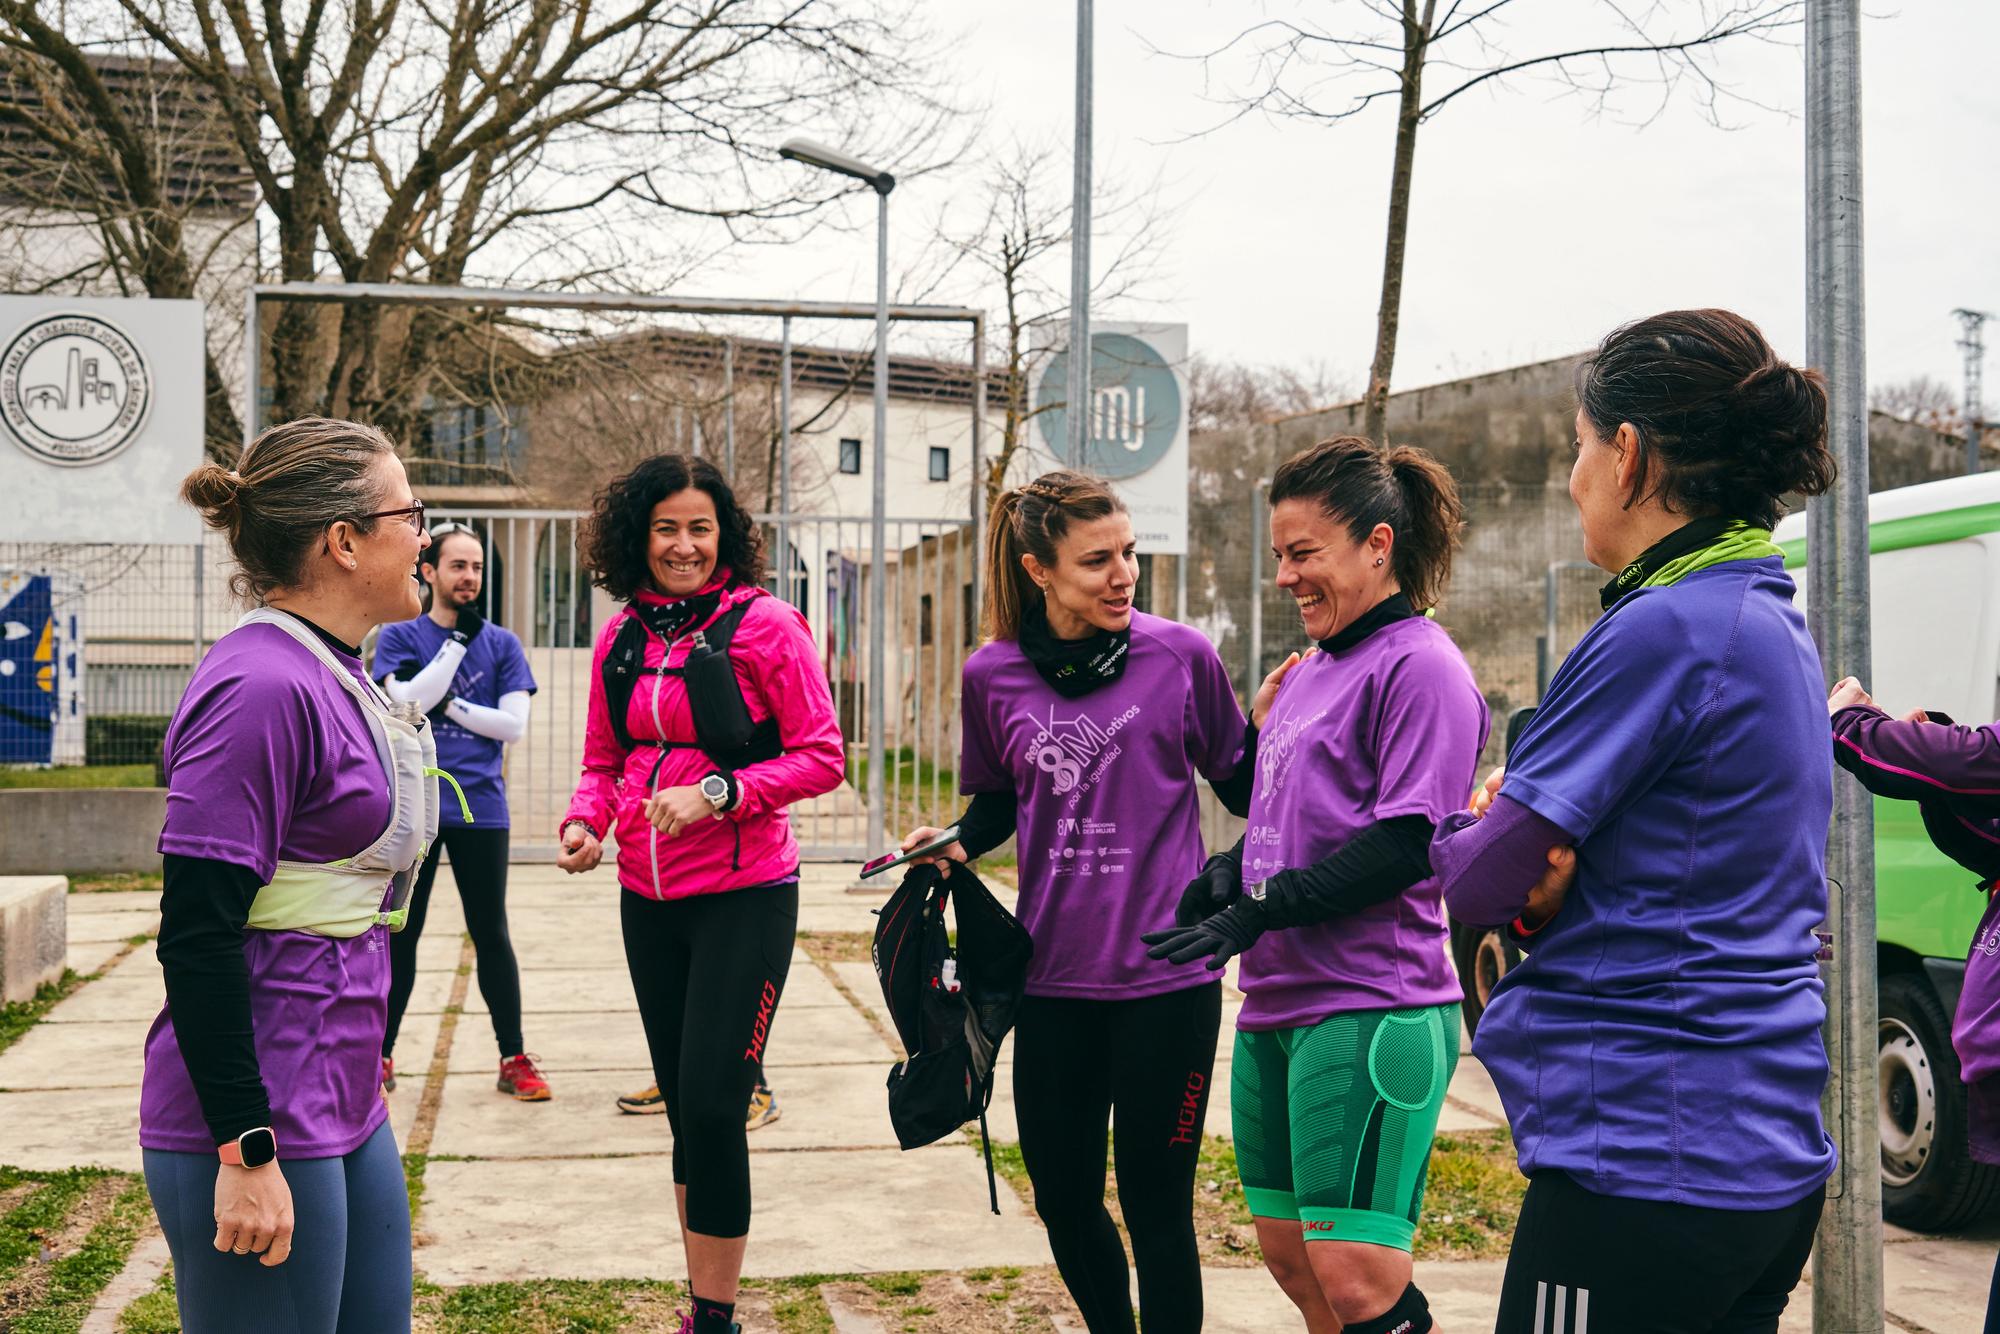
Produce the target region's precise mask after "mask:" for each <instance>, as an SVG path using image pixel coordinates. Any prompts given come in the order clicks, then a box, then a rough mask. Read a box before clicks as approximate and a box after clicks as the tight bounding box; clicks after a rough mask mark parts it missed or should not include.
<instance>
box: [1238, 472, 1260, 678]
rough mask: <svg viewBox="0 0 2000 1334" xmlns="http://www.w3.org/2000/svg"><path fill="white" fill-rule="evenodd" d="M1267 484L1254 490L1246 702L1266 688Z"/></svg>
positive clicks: (1251, 502) (1252, 501) (1251, 526)
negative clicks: (1263, 522)
mask: <svg viewBox="0 0 2000 1334" xmlns="http://www.w3.org/2000/svg"><path fill="white" fill-rule="evenodd" d="M1264 485H1265V483H1264V481H1263V479H1262V478H1259V479H1258V481H1257V483H1256V485H1254V486H1252V487H1251V488H1250V679H1249V681H1248V682H1247V683H1246V684H1245V685H1244V687H1243V698H1244V699H1246V700H1252V699H1255V698H1257V687H1259V686H1261V685H1263V684H1264V572H1263V565H1264V538H1263V536H1262V535H1261V534H1260V533H1259V532H1258V531H1257V530H1258V527H1259V524H1258V521H1259V520H1260V519H1262V518H1263V517H1264V514H1263V510H1264Z"/></svg>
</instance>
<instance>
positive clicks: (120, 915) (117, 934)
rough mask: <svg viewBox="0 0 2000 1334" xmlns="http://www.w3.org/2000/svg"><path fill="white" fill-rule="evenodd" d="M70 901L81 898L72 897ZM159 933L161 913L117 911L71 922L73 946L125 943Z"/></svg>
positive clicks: (93, 914) (90, 915)
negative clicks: (112, 942) (107, 942)
mask: <svg viewBox="0 0 2000 1334" xmlns="http://www.w3.org/2000/svg"><path fill="white" fill-rule="evenodd" d="M70 897H71V898H77V897H79V896H78V895H75V894H72V895H70ZM159 931H160V914H159V911H158V910H157V909H147V908H117V909H113V910H112V911H109V912H93V913H79V914H77V915H76V916H75V917H73V918H71V919H70V921H69V939H70V943H72V944H86V943H91V942H96V941H107V940H116V941H119V942H120V943H123V942H124V941H127V940H130V939H131V938H132V937H133V936H153V935H158V934H159Z"/></svg>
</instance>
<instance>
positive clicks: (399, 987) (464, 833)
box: [382, 825, 525, 1059]
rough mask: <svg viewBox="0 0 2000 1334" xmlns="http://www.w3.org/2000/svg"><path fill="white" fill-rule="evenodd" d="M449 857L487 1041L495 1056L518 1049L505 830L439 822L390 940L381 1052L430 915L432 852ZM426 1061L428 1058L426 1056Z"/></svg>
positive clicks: (391, 1049) (389, 1045)
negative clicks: (488, 1025)
mask: <svg viewBox="0 0 2000 1334" xmlns="http://www.w3.org/2000/svg"><path fill="white" fill-rule="evenodd" d="M447 849H449V850H450V852H451V878H452V879H453V880H455V881H457V882H458V897H459V901H460V902H462V903H463V904H464V905H465V929H466V930H467V931H468V932H469V933H471V936H472V948H473V949H474V950H475V951H477V953H478V956H479V994H480V995H482V996H484V997H485V998H486V1008H487V1009H488V1010H491V1011H492V1012H493V1037H494V1039H495V1040H496V1041H497V1042H498V1043H499V1044H500V1055H501V1058H502V1059H505V1058H506V1057H509V1056H519V1055H520V1054H521V1052H522V1051H523V1050H525V1044H524V1043H523V1042H522V1040H521V967H520V965H519V964H518V963H516V962H515V961H514V942H513V940H512V938H510V937H509V936H508V934H507V831H506V830H504V829H468V828H466V827H465V826H464V825H441V826H439V828H438V839H437V842H436V843H433V844H432V845H431V852H430V856H428V857H426V858H424V865H423V869H422V870H420V871H418V872H417V883H416V887H415V888H414V889H413V890H412V891H411V892H410V916H409V920H407V921H406V922H404V924H403V929H402V930H401V931H398V932H397V933H396V934H394V935H393V936H390V937H389V1027H388V1028H387V1029H386V1030H384V1032H383V1034H382V1054H383V1055H384V1056H390V1055H393V1054H394V1053H395V1050H396V1030H397V1029H399V1028H401V1027H402V1026H403V1011H404V1010H405V1009H406V1008H408V1006H409V1004H410V989H411V988H413V987H414V986H416V984H417V942H418V941H419V940H421V939H423V935H424V917H425V916H426V915H427V914H428V913H429V912H430V907H431V884H432V882H433V881H435V880H436V879H437V869H438V854H439V853H440V852H444V851H446V850H447ZM426 1055H427V1056H428V1053H426Z"/></svg>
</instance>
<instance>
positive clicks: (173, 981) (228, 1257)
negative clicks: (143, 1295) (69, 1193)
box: [139, 418, 438, 1334]
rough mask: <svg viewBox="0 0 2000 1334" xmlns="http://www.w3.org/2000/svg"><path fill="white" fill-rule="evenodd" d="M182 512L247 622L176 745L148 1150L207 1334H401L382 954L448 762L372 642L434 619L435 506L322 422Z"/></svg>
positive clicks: (163, 847) (364, 435)
mask: <svg viewBox="0 0 2000 1334" xmlns="http://www.w3.org/2000/svg"><path fill="white" fill-rule="evenodd" d="M181 496H182V498H183V499H184V500H186V501H187V502H189V503H190V504H192V505H194V506H195V507H196V508H197V509H199V510H200V511H201V513H202V517H203V519H204V520H205V521H206V522H207V523H208V525H209V526H210V527H212V528H217V529H220V530H222V531H224V532H226V533H227V534H228V535H229V545H230V548H231V550H232V551H233V553H234V554H235V558H236V562H237V565H238V570H237V573H236V574H235V576H234V577H233V579H232V581H231V583H232V588H233V590H234V591H235V593H236V594H237V596H239V597H241V598H244V599H245V600H247V601H249V602H251V603H252V604H253V610H251V611H250V612H249V613H248V614H246V615H245V616H244V617H243V619H242V620H241V621H240V622H239V623H238V624H237V627H236V628H235V629H234V630H232V631H230V632H229V633H228V634H226V635H224V636H223V637H222V638H221V639H220V640H218V641H217V642H216V644H215V646H214V647H213V648H212V649H210V650H209V652H208V655H207V656H206V657H205V658H203V659H202V661H201V664H200V665H199V666H198V667H196V669H195V672H194V677H193V679H192V680H191V681H190V682H189V683H188V687H187V691H186V693H185V694H184V695H183V696H182V697H181V703H180V707H179V709H178V710H177V711H176V713H175V715H174V720H173V723H172V725H171V726H170V727H169V728H168V730H167V737H166V772H167V812H166V821H165V826H164V828H163V829H162V830H161V833H160V851H161V853H162V854H163V855H164V858H165V867H164V871H165V891H164V893H163V894H162V896H161V900H160V939H159V955H160V967H161V971H162V972H163V973H164V974H165V980H166V991H167V1003H166V1007H165V1009H164V1010H162V1011H161V1013H160V1016H159V1018H158V1019H156V1020H155V1021H154V1023H153V1027H152V1031H151V1032H150V1033H149V1034H147V1037H146V1065H145V1077H144V1084H143V1086H142V1089H141V1093H140V1103H139V1143H140V1145H141V1146H142V1147H143V1149H144V1162H145V1172H146V1188H147V1190H148V1192H149V1193H150V1194H151V1195H152V1200H153V1207H154V1209H155V1211H156V1212H157V1213H158V1215H159V1221H160V1228H161V1231H162V1232H164V1233H165V1235H166V1239H167V1245H168V1247H169V1249H170V1250H171V1251H172V1253H173V1259H174V1290H175V1294H176V1299H177V1300H178V1302H179V1304H180V1316H181V1323H182V1325H183V1326H184V1327H185V1328H187V1329H190V1330H201V1331H203V1334H268V1331H273V1330H287V1331H313V1332H314V1334H384V1332H385V1331H386V1332H388V1334H395V1332H396V1331H407V1330H408V1329H409V1328H410V1280H411V1274H410V1207H409V1197H408V1194H407V1192H406V1190H405V1188H404V1184H403V1167H402V1161H401V1159H400V1157H399V1156H398V1154H397V1152H396V1143H395V1139H394V1137H393V1136H392V1135H391V1133H390V1131H389V1126H388V1109H387V1108H386V1106H385V1105H384V1103H383V1100H382V1096H381V1093H380V1091H379V1075H380V1066H379V1064H378V1062H379V1060H380V1057H381V1050H382V1029H383V1022H384V1017H385V1014H386V1012H387V1008H388V997H389V936H390V933H391V932H392V931H394V930H395V929H396V926H397V925H399V924H400V920H401V912H400V909H401V906H402V905H401V903H400V902H399V899H400V897H401V896H402V894H403V893H404V892H406V890H407V887H408V885H409V882H410V876H411V872H412V871H413V870H414V869H415V867H416V865H417V863H419V862H420V861H422V860H423V857H424V854H425V852H426V851H427V850H428V845H429V843H430V841H431V839H433V838H434V837H435V836H436V832H437V820H438V808H437V801H438V789H437V785H436V784H435V783H433V782H432V781H431V777H430V775H431V774H433V773H434V772H435V770H436V763H437V760H436V748H435V746H434V745H433V744H432V742H431V735H430V728H429V726H428V725H427V724H426V723H425V722H424V720H423V718H422V716H421V714H416V713H414V712H413V711H411V710H410V709H409V706H402V707H401V708H398V706H396V705H394V704H392V703H391V702H390V701H389V700H388V699H387V698H386V697H385V696H384V695H383V694H382V692H381V691H380V690H379V689H377V688H376V686H375V684H374V683H373V682H372V681H370V680H369V679H368V676H367V673H366V672H365V671H364V670H363V668H362V665H361V649H360V647H359V646H360V643H361V641H362V639H363V638H364V637H365V636H366V635H367V634H368V632H369V631H370V630H372V629H374V628H375V627H376V626H378V625H381V624H383V623H385V622H388V621H396V620H402V619H404V618H405V617H408V616H410V615H411V614H413V613H414V612H415V611H416V610H417V607H418V600H417V583H416V581H415V579H414V578H412V576H411V571H412V570H413V569H414V568H415V566H416V560H417V556H418V553H419V552H421V551H423V549H424V548H425V547H426V546H427V545H429V541H430V539H429V538H428V537H427V536H426V535H425V533H424V530H423V506H422V505H420V504H418V503H417V502H416V501H415V500H414V499H413V498H412V496H411V495H410V484H409V481H408V479H407V478H406V477H405V476H404V473H403V465H402V463H401V462H400V461H398V459H397V458H396V454H395V451H394V449H393V448H392V447H391V445H390V443H389V441H388V439H387V438H386V437H385V436H383V435H382V433H381V432H379V431H377V430H375V429H374V428H372V427H368V426H360V425H356V424H355V423H352V422H342V421H327V420H322V419H319V418H306V419H303V420H300V421H294V422H287V423H286V424H284V425H282V426H276V427H273V428H272V429H270V430H268V431H266V432H264V433H263V434H262V435H260V436H258V437H257V439H256V440H255V441H253V442H252V443H251V444H250V447H249V448H248V449H246V450H245V451H244V452H243V456H242V458H241V460H240V461H239V462H238V463H237V466H236V468H235V469H233V470H225V469H223V468H221V467H219V466H217V465H215V464H212V463H210V464H204V465H203V466H202V467H200V468H198V469H196V470H195V471H194V472H193V473H192V474H190V475H189V476H188V478H187V480H186V481H185V482H184V483H183V484H182V487H181Z"/></svg>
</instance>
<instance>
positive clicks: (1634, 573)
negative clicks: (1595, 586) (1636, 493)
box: [1598, 516, 1785, 611]
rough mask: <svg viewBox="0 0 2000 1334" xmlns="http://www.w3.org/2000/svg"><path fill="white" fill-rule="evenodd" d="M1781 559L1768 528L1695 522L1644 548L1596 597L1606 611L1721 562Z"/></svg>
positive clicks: (1718, 519)
mask: <svg viewBox="0 0 2000 1334" xmlns="http://www.w3.org/2000/svg"><path fill="white" fill-rule="evenodd" d="M1784 554H1785V553H1784V550H1783V548H1781V547H1779V546H1778V544H1777V543H1775V542H1773V541H1772V540H1771V530H1770V529H1768V528H1753V527H1751V526H1750V525H1749V524H1747V523H1745V522H1744V521H1743V520H1741V519H1727V518H1722V517H1720V516H1716V517H1712V518H1707V519H1695V520H1693V521H1692V522H1689V523H1685V524H1682V525H1681V526H1680V527H1679V528H1676V529H1675V530H1674V531H1673V532H1671V533H1668V534H1667V535H1666V536H1665V537H1663V538H1661V539H1660V540H1659V541H1658V542H1655V543H1654V544H1653V545H1652V546H1650V547H1648V548H1646V550H1645V551H1643V552H1641V553H1640V555H1639V558H1638V559H1637V560H1635V561H1633V562H1632V563H1631V564H1630V565H1627V566H1626V567H1625V568H1624V569H1623V570H1621V571H1619V573H1618V577H1617V578H1616V579H1613V580H1612V581H1611V582H1610V583H1608V584H1606V585H1605V586H1604V587H1603V588H1602V589H1601V590H1600V591H1599V594H1598V596H1599V600H1600V601H1602V602H1603V604H1604V607H1605V609H1606V610H1607V611H1608V610H1610V608H1611V604H1612V603H1614V602H1616V601H1618V599H1619V598H1622V597H1624V596H1625V595H1626V594H1627V593H1630V592H1632V591H1633V590H1634V589H1638V588H1660V587H1664V586H1665V585H1667V584H1673V583H1679V582H1680V581H1681V580H1683V579H1685V578H1687V577H1688V576H1689V575H1691V574H1693V573H1694V572H1695V571H1696V570H1705V569H1707V568H1708V567H1709V566H1711V565H1720V564H1722V563H1723V562H1724V561H1732V560H1762V559H1763V558H1765V557H1766V556H1782V555H1784Z"/></svg>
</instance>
